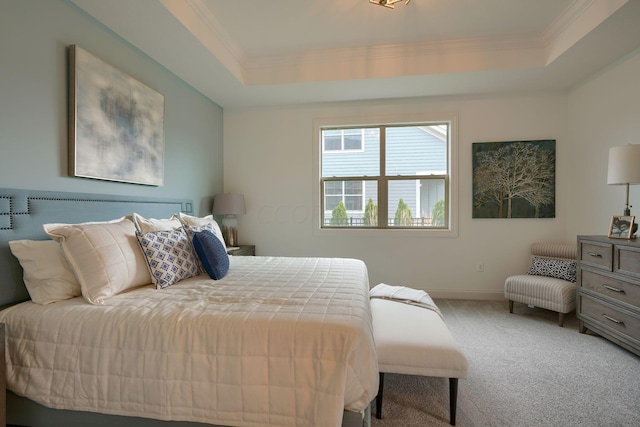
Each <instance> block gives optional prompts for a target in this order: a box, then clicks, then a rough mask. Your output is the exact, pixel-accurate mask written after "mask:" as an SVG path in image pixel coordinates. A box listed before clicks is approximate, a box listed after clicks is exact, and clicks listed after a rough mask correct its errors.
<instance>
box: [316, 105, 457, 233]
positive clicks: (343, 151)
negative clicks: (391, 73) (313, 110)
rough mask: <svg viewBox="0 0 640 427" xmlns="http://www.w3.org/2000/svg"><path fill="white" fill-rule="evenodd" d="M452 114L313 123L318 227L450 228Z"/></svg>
mask: <svg viewBox="0 0 640 427" xmlns="http://www.w3.org/2000/svg"><path fill="white" fill-rule="evenodd" d="M454 119H455V118H454V117H449V118H443V119H441V120H424V121H419V122H411V123H407V124H405V123H383V124H367V125H361V124H360V125H356V126H350V125H348V124H341V125H323V124H322V123H317V124H316V131H317V132H318V134H319V135H318V136H319V137H318V139H317V140H316V143H319V144H321V147H320V150H318V152H319V159H318V160H319V163H320V164H319V168H318V172H319V173H318V178H319V182H318V188H317V194H318V197H319V204H320V206H321V212H320V214H321V215H320V218H321V220H320V224H319V226H320V228H321V229H332V228H341V229H343V228H358V229H363V228H365V229H372V228H373V229H427V230H438V231H445V232H447V231H449V232H450V231H452V230H453V227H452V226H453V222H452V218H454V217H455V215H453V214H454V212H453V211H452V200H453V198H452V197H451V195H452V189H453V188H456V187H452V164H453V162H452V161H451V160H452V159H451V156H452V152H453V150H452V148H453V144H454V140H453V135H454V132H453V129H454V124H455V120H454Z"/></svg>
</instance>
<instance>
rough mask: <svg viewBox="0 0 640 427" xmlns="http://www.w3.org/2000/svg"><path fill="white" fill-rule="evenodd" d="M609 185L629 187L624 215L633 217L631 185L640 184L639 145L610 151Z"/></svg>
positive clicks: (612, 148) (614, 148)
mask: <svg viewBox="0 0 640 427" xmlns="http://www.w3.org/2000/svg"><path fill="white" fill-rule="evenodd" d="M607 184H609V185H626V186H627V198H626V204H625V209H624V215H625V216H629V215H631V209H630V207H631V206H629V184H640V145H639V144H629V145H622V146H619V147H611V148H610V149H609V167H608V172H607Z"/></svg>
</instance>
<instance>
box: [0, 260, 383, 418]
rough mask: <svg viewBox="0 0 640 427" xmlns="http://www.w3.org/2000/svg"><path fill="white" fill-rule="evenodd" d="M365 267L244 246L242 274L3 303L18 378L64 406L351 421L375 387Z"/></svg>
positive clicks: (22, 387)
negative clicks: (89, 299)
mask: <svg viewBox="0 0 640 427" xmlns="http://www.w3.org/2000/svg"><path fill="white" fill-rule="evenodd" d="M368 291H369V284H368V276H367V270H366V266H365V264H364V263H363V262H361V261H358V260H352V259H337V258H336V259H334V258H280V257H278V258H272V257H232V258H231V268H230V271H229V274H228V275H227V276H226V277H225V278H224V279H222V280H220V281H217V282H216V281H212V280H209V279H208V277H207V276H206V275H205V276H199V277H197V278H192V279H188V280H185V281H182V282H180V283H178V284H176V285H174V286H172V287H170V288H166V289H162V290H155V289H154V288H152V287H151V286H148V287H143V288H138V289H135V290H132V291H130V292H127V293H125V294H121V295H118V296H116V297H113V298H111V299H108V300H107V301H106V303H105V305H103V306H97V305H91V304H87V303H85V302H84V301H83V300H82V298H81V297H79V298H74V299H71V300H67V301H63V302H58V303H54V304H50V305H47V306H40V305H37V304H34V303H31V302H26V303H22V304H19V305H17V306H15V307H12V308H10V309H7V310H5V311H3V312H0V322H5V323H6V324H7V336H8V360H7V364H8V366H7V385H8V388H9V389H10V390H12V391H13V392H15V393H16V394H18V395H22V396H26V397H28V398H30V399H32V400H34V401H36V402H39V403H41V404H43V405H46V406H49V407H53V408H64V409H71V410H79V411H91V412H102V413H109V414H119V415H129V416H140V417H146V418H157V419H163V420H188V421H198V422H205V423H215V424H224V425H232V426H338V425H340V423H341V419H342V413H343V410H344V409H347V410H353V411H361V410H363V409H364V408H365V407H366V406H367V405H368V404H369V403H370V401H371V400H372V399H373V398H374V397H375V395H376V392H377V388H378V365H377V359H376V353H375V344H374V341H373V333H372V326H371V311H370V306H369V294H368Z"/></svg>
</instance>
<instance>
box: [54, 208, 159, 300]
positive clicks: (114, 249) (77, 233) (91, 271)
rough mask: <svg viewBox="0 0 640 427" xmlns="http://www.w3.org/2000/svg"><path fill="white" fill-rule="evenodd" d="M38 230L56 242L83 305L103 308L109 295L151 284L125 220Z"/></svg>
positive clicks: (62, 225) (145, 265)
mask: <svg viewBox="0 0 640 427" xmlns="http://www.w3.org/2000/svg"><path fill="white" fill-rule="evenodd" d="M42 227H43V228H44V231H45V232H46V233H47V234H48V235H49V236H51V237H52V238H53V239H55V240H57V241H58V242H60V245H61V246H62V251H63V252H64V255H65V257H66V259H67V261H68V262H69V265H70V266H71V268H72V269H73V271H74V273H75V275H76V278H77V279H78V282H80V287H81V288H82V296H83V297H84V299H85V300H87V302H90V303H91V304H103V303H104V300H105V299H107V298H109V297H111V296H113V295H116V294H119V293H121V292H123V291H125V290H127V289H130V288H134V287H137V286H142V285H147V284H150V283H151V276H150V275H149V269H148V268H147V263H146V260H145V258H144V255H143V254H142V251H140V246H139V245H138V242H137V239H136V235H135V233H136V227H135V225H133V222H132V221H131V220H129V219H127V218H126V217H122V218H120V219H117V220H113V221H108V222H87V223H82V224H44V225H43V226H42Z"/></svg>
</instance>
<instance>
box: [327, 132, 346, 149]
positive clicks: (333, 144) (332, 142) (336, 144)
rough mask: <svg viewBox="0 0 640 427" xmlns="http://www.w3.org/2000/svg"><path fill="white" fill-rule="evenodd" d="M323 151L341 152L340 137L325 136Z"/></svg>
mask: <svg viewBox="0 0 640 427" xmlns="http://www.w3.org/2000/svg"><path fill="white" fill-rule="evenodd" d="M324 149H325V150H327V151H330V150H341V149H342V141H341V138H340V135H338V136H327V135H325V137H324Z"/></svg>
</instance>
